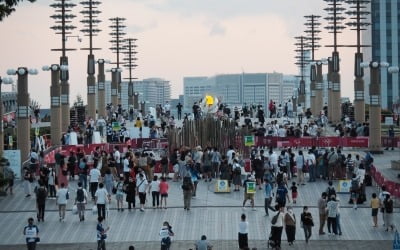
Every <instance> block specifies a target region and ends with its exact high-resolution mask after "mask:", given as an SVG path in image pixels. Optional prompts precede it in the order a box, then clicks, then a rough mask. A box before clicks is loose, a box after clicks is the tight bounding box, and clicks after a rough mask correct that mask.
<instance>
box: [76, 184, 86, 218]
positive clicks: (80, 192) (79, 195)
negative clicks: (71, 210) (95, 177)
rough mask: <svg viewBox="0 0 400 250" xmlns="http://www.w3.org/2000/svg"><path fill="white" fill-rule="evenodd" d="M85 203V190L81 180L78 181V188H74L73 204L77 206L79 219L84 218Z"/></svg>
mask: <svg viewBox="0 0 400 250" xmlns="http://www.w3.org/2000/svg"><path fill="white" fill-rule="evenodd" d="M86 203H87V192H86V189H84V188H83V187H82V182H78V189H77V190H76V198H75V205H76V207H77V208H78V216H79V221H84V220H85V204H86Z"/></svg>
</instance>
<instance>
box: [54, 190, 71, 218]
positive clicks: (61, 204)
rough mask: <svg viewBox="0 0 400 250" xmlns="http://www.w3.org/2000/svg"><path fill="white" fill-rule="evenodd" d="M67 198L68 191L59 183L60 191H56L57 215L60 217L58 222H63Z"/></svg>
mask: <svg viewBox="0 0 400 250" xmlns="http://www.w3.org/2000/svg"><path fill="white" fill-rule="evenodd" d="M68 198H69V194H68V189H67V188H66V187H65V184H64V183H61V186H60V189H59V190H58V191H57V200H56V204H57V205H58V214H59V215H60V221H62V222H64V221H65V208H66V206H67V201H68Z"/></svg>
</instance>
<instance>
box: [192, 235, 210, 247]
mask: <svg viewBox="0 0 400 250" xmlns="http://www.w3.org/2000/svg"><path fill="white" fill-rule="evenodd" d="M194 245H195V246H196V250H212V248H213V246H212V244H211V243H210V242H209V241H208V240H207V236H205V235H202V236H201V240H199V241H197V242H196V244H194Z"/></svg>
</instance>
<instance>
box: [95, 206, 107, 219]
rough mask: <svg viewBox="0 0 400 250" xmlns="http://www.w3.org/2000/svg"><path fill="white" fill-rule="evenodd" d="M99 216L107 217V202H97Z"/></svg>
mask: <svg viewBox="0 0 400 250" xmlns="http://www.w3.org/2000/svg"><path fill="white" fill-rule="evenodd" d="M97 216H98V217H100V216H101V217H103V218H104V219H105V218H106V204H97Z"/></svg>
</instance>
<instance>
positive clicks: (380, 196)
mask: <svg viewBox="0 0 400 250" xmlns="http://www.w3.org/2000/svg"><path fill="white" fill-rule="evenodd" d="M386 195H390V193H389V192H388V191H386V186H382V191H381V192H380V193H379V195H378V198H379V202H380V207H381V209H380V211H381V213H382V221H383V226H385V206H384V203H383V202H384V200H385V198H386Z"/></svg>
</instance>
